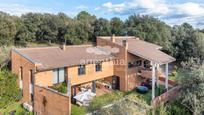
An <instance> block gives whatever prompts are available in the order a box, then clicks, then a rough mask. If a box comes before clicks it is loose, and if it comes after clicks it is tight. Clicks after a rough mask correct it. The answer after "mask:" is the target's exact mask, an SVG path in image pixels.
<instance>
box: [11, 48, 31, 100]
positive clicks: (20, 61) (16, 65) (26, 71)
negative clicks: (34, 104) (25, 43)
mask: <svg viewBox="0 0 204 115" xmlns="http://www.w3.org/2000/svg"><path fill="white" fill-rule="evenodd" d="M11 64H12V65H11V70H12V73H14V74H16V75H17V76H18V79H17V83H18V84H19V77H20V76H19V74H20V67H22V69H23V74H22V75H23V99H22V101H23V102H29V101H30V99H31V97H30V93H29V84H30V70H31V69H34V68H35V64H33V63H31V62H30V61H29V60H27V59H25V58H24V57H22V56H21V55H19V54H18V53H16V52H15V51H13V50H12V51H11Z"/></svg>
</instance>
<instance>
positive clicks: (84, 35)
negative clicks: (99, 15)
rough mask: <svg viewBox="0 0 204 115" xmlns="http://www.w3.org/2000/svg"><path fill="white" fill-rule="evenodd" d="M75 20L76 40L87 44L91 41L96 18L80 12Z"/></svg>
mask: <svg viewBox="0 0 204 115" xmlns="http://www.w3.org/2000/svg"><path fill="white" fill-rule="evenodd" d="M75 18H76V21H77V22H76V23H77V26H76V29H77V30H76V31H77V34H78V38H79V39H80V40H81V41H82V43H87V42H88V41H91V40H93V36H94V26H93V24H94V22H95V20H96V16H94V15H91V14H89V13H88V12H86V11H81V12H80V13H79V14H78V15H77V16H76V17H75Z"/></svg>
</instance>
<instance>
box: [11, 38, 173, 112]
mask: <svg viewBox="0 0 204 115" xmlns="http://www.w3.org/2000/svg"><path fill="white" fill-rule="evenodd" d="M161 48H162V47H160V46H158V45H155V44H152V43H148V42H145V41H143V40H140V39H139V38H135V37H133V36H114V35H113V36H99V37H97V45H96V46H91V45H78V46H65V45H62V46H61V47H37V48H23V49H13V50H12V51H11V61H12V72H13V73H15V74H17V75H18V84H19V87H20V88H21V89H22V92H23V101H24V102H29V103H30V104H31V105H32V106H34V111H35V112H37V113H38V114H40V113H41V114H48V113H52V114H67V112H69V114H70V107H71V104H70V103H71V99H72V97H73V96H74V95H76V93H77V92H78V91H79V89H80V88H82V87H89V88H91V89H92V91H93V92H96V94H99V95H100V93H101V91H102V92H103V91H104V92H106V91H108V89H111V90H112V89H113V90H121V91H128V90H132V89H134V88H135V87H137V86H138V85H140V84H141V82H143V81H144V79H145V78H151V79H152V84H155V83H157V80H158V77H159V76H164V77H165V79H166V80H165V86H166V89H168V63H171V62H173V61H175V59H174V58H173V57H171V56H169V55H167V54H165V53H164V52H162V51H160V49H161ZM163 64H165V65H166V66H165V67H166V72H165V73H164V74H163V73H161V72H160V71H159V70H160V69H159V67H160V65H163ZM65 81H66V83H67V85H68V94H67V95H62V94H60V93H58V92H56V91H53V90H50V89H49V87H50V86H53V85H55V84H58V83H61V82H65ZM104 87H105V88H104ZM154 92H155V85H153V86H152V98H154V97H155V93H154ZM62 105H63V106H62ZM65 105H67V106H65ZM45 106H46V107H45ZM40 107H41V108H40ZM42 108H43V110H40V111H39V109H42ZM56 108H57V109H56ZM60 111H61V113H59V112H60Z"/></svg>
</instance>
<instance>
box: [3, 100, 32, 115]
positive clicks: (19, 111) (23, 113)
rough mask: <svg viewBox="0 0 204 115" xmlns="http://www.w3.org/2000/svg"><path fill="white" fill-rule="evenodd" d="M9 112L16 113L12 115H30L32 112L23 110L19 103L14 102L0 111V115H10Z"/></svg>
mask: <svg viewBox="0 0 204 115" xmlns="http://www.w3.org/2000/svg"><path fill="white" fill-rule="evenodd" d="M11 111H16V112H15V114H14V115H32V112H29V111H27V110H25V109H24V108H23V107H22V106H21V105H20V104H19V103H17V102H15V103H13V104H11V105H9V106H7V107H6V108H1V109H0V115H10V112H11Z"/></svg>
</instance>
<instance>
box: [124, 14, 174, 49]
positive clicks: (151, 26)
mask: <svg viewBox="0 0 204 115" xmlns="http://www.w3.org/2000/svg"><path fill="white" fill-rule="evenodd" d="M124 26H125V27H124V28H125V30H126V31H127V34H128V35H132V36H136V37H139V38H140V39H142V40H145V41H148V42H152V43H155V44H158V45H161V46H163V50H165V51H166V52H167V53H172V52H171V41H172V39H171V27H170V26H168V25H167V24H165V23H164V22H162V21H160V20H158V19H156V18H154V17H152V16H140V15H131V16H129V18H128V19H127V20H126V21H125V24H124Z"/></svg>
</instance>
